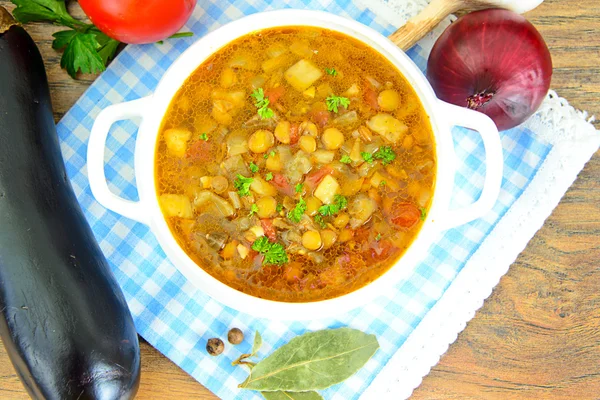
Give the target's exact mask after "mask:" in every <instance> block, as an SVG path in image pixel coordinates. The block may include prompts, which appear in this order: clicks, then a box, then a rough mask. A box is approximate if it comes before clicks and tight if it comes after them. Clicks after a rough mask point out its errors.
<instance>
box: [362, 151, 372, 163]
mask: <svg viewBox="0 0 600 400" xmlns="http://www.w3.org/2000/svg"><path fill="white" fill-rule="evenodd" d="M360 155H361V157H362V158H363V160H365V161H366V162H368V163H369V164H373V154H371V153H367V152H365V151H363V152H361V153H360Z"/></svg>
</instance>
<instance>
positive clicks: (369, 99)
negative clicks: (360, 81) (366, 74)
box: [363, 79, 379, 110]
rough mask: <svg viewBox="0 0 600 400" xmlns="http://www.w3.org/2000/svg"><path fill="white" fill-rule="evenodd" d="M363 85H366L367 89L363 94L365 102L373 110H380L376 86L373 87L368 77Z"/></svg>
mask: <svg viewBox="0 0 600 400" xmlns="http://www.w3.org/2000/svg"><path fill="white" fill-rule="evenodd" d="M363 86H364V87H365V90H364V91H363V93H364V95H363V96H364V100H365V102H366V103H367V104H368V105H369V107H371V108H372V109H373V110H379V103H378V102H377V91H376V90H375V88H374V87H373V85H372V84H371V82H369V81H368V80H366V79H365V83H364V85H363Z"/></svg>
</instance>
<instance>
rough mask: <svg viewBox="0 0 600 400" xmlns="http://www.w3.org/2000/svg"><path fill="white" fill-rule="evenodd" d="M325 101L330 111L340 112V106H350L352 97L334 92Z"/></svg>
mask: <svg viewBox="0 0 600 400" xmlns="http://www.w3.org/2000/svg"><path fill="white" fill-rule="evenodd" d="M325 103H327V109H328V110H329V111H333V112H338V107H339V106H343V107H348V106H349V105H350V99H348V98H347V97H341V96H335V95H333V94H332V95H330V96H329V97H327V98H326V99H325Z"/></svg>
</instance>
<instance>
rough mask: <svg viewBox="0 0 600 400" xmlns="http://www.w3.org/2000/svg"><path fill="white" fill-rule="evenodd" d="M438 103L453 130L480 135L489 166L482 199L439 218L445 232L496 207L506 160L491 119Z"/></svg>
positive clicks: (471, 111)
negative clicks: (465, 129) (462, 129)
mask: <svg viewBox="0 0 600 400" xmlns="http://www.w3.org/2000/svg"><path fill="white" fill-rule="evenodd" d="M439 102H440V109H441V111H442V112H443V114H444V116H445V118H446V121H448V122H449V123H450V125H451V126H462V127H465V128H469V129H473V130H475V131H477V132H478V133H479V135H480V136H481V138H482V139H483V147H484V148H485V162H486V174H485V182H484V184H483V191H482V193H481V196H480V197H479V199H478V200H477V201H475V202H474V203H473V204H470V205H468V206H465V207H463V208H459V209H456V210H449V211H448V212H447V213H446V214H445V216H442V217H440V218H439V219H438V224H439V226H440V227H441V229H442V230H446V229H450V228H454V227H457V226H460V225H463V224H466V223H467V222H471V221H473V220H475V219H477V218H480V217H482V216H484V215H485V214H486V213H487V212H488V211H490V210H491V209H492V207H494V204H496V200H497V199H498V195H499V194H500V186H501V184H502V173H503V168H504V158H503V155H502V142H501V141H500V135H499V134H498V129H497V128H496V125H495V124H494V122H493V121H492V120H491V118H489V117H488V116H487V115H485V114H482V113H480V112H478V111H474V110H470V109H468V108H464V107H458V106H455V105H453V104H449V103H446V102H444V101H441V100H440V101H439ZM453 152H454V150H453ZM455 157H456V155H455ZM459 161H460V160H459Z"/></svg>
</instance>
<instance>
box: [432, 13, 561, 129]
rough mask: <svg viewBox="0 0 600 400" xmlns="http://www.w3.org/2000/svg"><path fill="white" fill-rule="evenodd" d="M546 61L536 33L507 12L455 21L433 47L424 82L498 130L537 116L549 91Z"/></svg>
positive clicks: (548, 60) (549, 62)
mask: <svg viewBox="0 0 600 400" xmlns="http://www.w3.org/2000/svg"><path fill="white" fill-rule="evenodd" d="M551 77H552V59H551V57H550V52H549V51H548V47H547V46H546V43H545V42H544V39H542V36H541V35H540V33H539V32H538V31H537V30H536V29H535V27H534V26H533V25H532V24H531V23H530V22H529V21H527V20H526V19H525V18H524V17H522V16H521V15H519V14H516V13H514V12H512V11H508V10H501V9H489V10H483V11H476V12H473V13H470V14H467V15H465V16H463V17H461V18H459V19H458V20H457V21H456V22H454V23H453V24H452V25H450V26H449V27H448V29H446V31H445V32H444V33H443V34H442V36H440V38H439V39H438V41H437V42H436V43H435V45H434V46H433V49H432V51H431V55H430V56H429V61H428V65H427V78H428V79H429V82H430V83H431V86H432V87H433V90H435V93H436V94H437V96H438V97H439V98H440V99H442V100H444V101H447V102H449V103H452V104H456V105H458V106H462V107H468V108H471V109H473V110H477V111H480V112H482V113H484V114H486V115H488V116H489V117H490V118H492V120H494V122H495V123H496V126H497V127H498V129H499V130H505V129H510V128H513V127H515V126H517V125H519V124H521V123H522V122H523V121H525V120H526V119H527V118H529V117H530V116H531V115H532V114H533V113H535V112H536V111H537V109H538V108H539V107H540V104H541V103H542V101H543V100H544V98H545V96H546V95H547V93H548V90H549V88H550V78H551Z"/></svg>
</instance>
